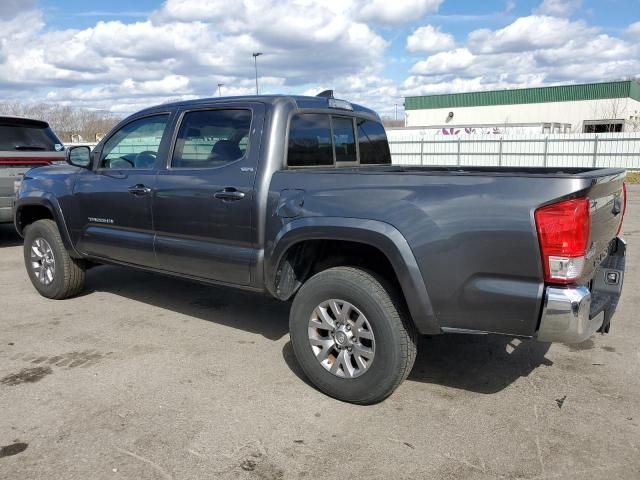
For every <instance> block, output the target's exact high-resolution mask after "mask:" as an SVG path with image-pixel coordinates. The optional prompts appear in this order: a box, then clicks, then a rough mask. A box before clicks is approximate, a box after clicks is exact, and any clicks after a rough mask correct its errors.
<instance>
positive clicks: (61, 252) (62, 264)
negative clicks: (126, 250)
mask: <svg viewBox="0 0 640 480" xmlns="http://www.w3.org/2000/svg"><path fill="white" fill-rule="evenodd" d="M24 263H25V267H26V268H27V273H28V274H29V279H30V280H31V283H32V284H33V286H34V287H35V289H36V290H37V291H38V292H39V293H40V295H42V296H43V297H46V298H52V299H56V300H61V299H63V298H69V297H73V296H74V295H77V294H78V293H80V292H81V291H82V289H83V288H84V280H85V265H84V262H83V261H82V260H76V259H75V258H71V256H70V255H69V253H68V252H67V250H66V248H65V247H64V243H63V242H62V237H61V236H60V231H59V230H58V227H57V225H56V224H55V222H54V221H53V220H38V221H37V222H34V223H32V224H31V225H29V226H27V227H26V231H25V236H24Z"/></svg>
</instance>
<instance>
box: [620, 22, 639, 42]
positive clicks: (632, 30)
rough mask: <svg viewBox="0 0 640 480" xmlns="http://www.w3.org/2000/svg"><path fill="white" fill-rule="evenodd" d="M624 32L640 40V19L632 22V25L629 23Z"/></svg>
mask: <svg viewBox="0 0 640 480" xmlns="http://www.w3.org/2000/svg"><path fill="white" fill-rule="evenodd" d="M624 33H625V34H626V35H627V36H628V37H630V38H634V39H636V40H640V21H639V22H635V23H632V24H631V25H629V26H628V27H627V28H626V29H625V31H624Z"/></svg>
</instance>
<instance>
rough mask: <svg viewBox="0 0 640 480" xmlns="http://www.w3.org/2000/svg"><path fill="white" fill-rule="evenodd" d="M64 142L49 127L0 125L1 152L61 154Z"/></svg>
mask: <svg viewBox="0 0 640 480" xmlns="http://www.w3.org/2000/svg"><path fill="white" fill-rule="evenodd" d="M62 149H63V146H62V142H60V140H59V139H58V137H56V135H55V134H54V133H53V131H51V129H50V128H49V127H39V126H31V125H0V150H4V151H26V152H29V151H32V152H59V151H61V150H62Z"/></svg>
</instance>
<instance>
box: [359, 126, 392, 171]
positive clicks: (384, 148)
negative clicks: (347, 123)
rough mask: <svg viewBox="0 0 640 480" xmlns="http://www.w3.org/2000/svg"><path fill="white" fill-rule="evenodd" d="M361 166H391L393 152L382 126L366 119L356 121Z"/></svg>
mask: <svg viewBox="0 0 640 480" xmlns="http://www.w3.org/2000/svg"><path fill="white" fill-rule="evenodd" d="M356 123H357V125H358V145H359V147H360V164H361V165H373V164H377V165H389V164H391V152H390V151H389V143H388V142H387V134H386V133H385V131H384V127H383V126H382V124H380V123H378V122H374V121H371V120H365V119H364V118H358V119H356Z"/></svg>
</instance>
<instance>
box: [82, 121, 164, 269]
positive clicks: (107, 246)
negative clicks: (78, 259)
mask: <svg viewBox="0 0 640 480" xmlns="http://www.w3.org/2000/svg"><path fill="white" fill-rule="evenodd" d="M169 120H170V113H168V112H167V113H158V114H153V115H147V116H144V117H139V118H136V119H133V120H132V121H130V122H128V123H126V124H125V125H123V126H122V127H120V128H119V129H118V130H116V131H115V132H114V133H113V134H112V135H110V137H109V138H108V139H106V141H105V142H104V143H103V144H102V145H103V146H102V148H100V150H99V151H97V152H96V153H95V155H97V157H98V158H97V159H95V163H96V164H95V165H94V169H93V170H91V171H86V172H83V173H80V174H79V175H78V176H77V179H76V182H75V187H74V199H75V201H74V206H75V210H74V212H73V221H72V224H73V227H74V229H75V230H76V232H74V233H75V234H76V237H77V238H79V241H78V249H79V250H80V251H81V252H83V253H85V254H87V255H90V256H94V257H100V258H106V259H109V260H115V261H118V262H125V263H129V264H133V265H140V266H146V267H157V262H156V259H155V255H154V253H153V235H154V233H153V224H152V215H151V198H152V196H153V189H154V186H155V177H156V173H157V165H158V164H159V163H161V164H164V163H165V162H166V159H167V152H168V145H169V135H168V130H169V129H168V128H167V127H168V125H169V123H170V122H169Z"/></svg>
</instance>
